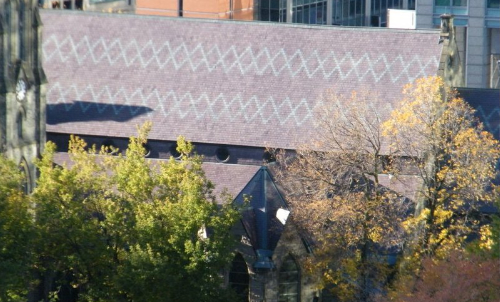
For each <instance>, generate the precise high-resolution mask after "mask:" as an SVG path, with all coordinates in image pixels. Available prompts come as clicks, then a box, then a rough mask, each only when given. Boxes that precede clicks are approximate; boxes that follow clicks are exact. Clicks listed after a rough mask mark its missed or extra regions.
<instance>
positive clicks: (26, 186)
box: [19, 158, 31, 194]
mask: <svg viewBox="0 0 500 302" xmlns="http://www.w3.org/2000/svg"><path fill="white" fill-rule="evenodd" d="M19 170H20V171H21V173H22V174H23V182H22V184H21V187H22V190H23V192H24V193H25V194H29V193H30V192H31V183H30V173H29V170H28V164H27V162H26V160H25V159H24V158H23V159H22V160H21V163H20V164H19Z"/></svg>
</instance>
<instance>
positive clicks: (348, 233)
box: [274, 93, 409, 301]
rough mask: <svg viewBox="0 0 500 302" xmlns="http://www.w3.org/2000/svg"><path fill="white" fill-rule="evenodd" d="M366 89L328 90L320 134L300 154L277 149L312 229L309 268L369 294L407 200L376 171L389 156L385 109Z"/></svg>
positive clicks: (302, 223) (345, 288) (345, 296)
mask: <svg viewBox="0 0 500 302" xmlns="http://www.w3.org/2000/svg"><path fill="white" fill-rule="evenodd" d="M376 101H377V98H376V97H375V96H373V95H371V94H369V93H365V94H356V93H353V94H352V95H351V96H342V95H336V94H334V93H329V94H327V95H325V97H324V98H323V106H321V107H320V109H319V110H318V112H317V113H316V116H315V120H316V121H317V124H318V125H317V126H318V127H317V128H316V130H317V138H316V139H314V140H313V141H311V142H310V143H309V144H307V145H305V146H302V147H300V148H298V150H297V151H296V153H295V154H289V153H287V152H277V155H276V157H277V163H278V164H277V165H276V166H275V167H274V170H275V173H276V175H277V179H278V180H279V182H280V184H281V185H282V186H283V188H284V189H285V192H286V197H287V201H288V202H289V203H290V204H291V207H292V213H293V214H292V217H293V220H294V221H295V222H296V223H297V225H298V226H299V227H300V228H301V229H302V230H303V231H304V232H305V233H306V236H310V237H312V238H313V239H312V241H313V242H314V256H312V257H311V258H309V259H307V260H306V263H307V264H308V268H309V270H310V271H311V272H314V273H316V272H318V271H319V272H321V273H322V275H321V280H322V283H323V286H324V287H327V288H330V289H331V290H332V292H333V294H334V295H335V297H336V298H337V299H339V300H343V301H371V300H372V298H373V297H374V296H375V294H376V293H377V292H379V291H381V290H382V286H383V284H384V282H385V280H386V278H387V273H388V272H389V266H388V264H387V259H386V258H384V257H383V254H384V253H387V252H388V250H389V249H390V248H391V247H393V246H395V244H397V242H399V239H400V236H401V235H402V227H401V222H402V219H403V218H404V215H405V213H406V211H407V209H408V206H409V204H408V203H407V202H406V199H405V198H402V197H401V196H399V195H397V194H396V193H395V192H393V191H391V190H389V189H388V188H386V187H384V186H383V185H382V183H381V180H380V178H379V176H380V174H382V173H385V170H386V168H387V165H389V164H390V161H391V156H390V154H387V153H386V150H384V148H385V147H386V146H387V144H386V143H385V142H384V139H385V138H384V137H383V136H382V132H381V131H382V130H381V124H382V122H383V119H382V116H381V115H380V114H379V112H378V111H377V110H374V108H372V107H370V106H369V104H375V103H376Z"/></svg>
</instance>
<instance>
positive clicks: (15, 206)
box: [0, 154, 34, 301]
mask: <svg viewBox="0 0 500 302" xmlns="http://www.w3.org/2000/svg"><path fill="white" fill-rule="evenodd" d="M24 177H25V176H24V175H23V174H22V172H21V171H19V169H18V167H16V165H15V164H14V163H13V162H12V161H10V160H8V159H6V158H5V157H4V156H3V155H1V154H0V301H25V300H26V294H27V292H28V289H29V287H30V286H31V284H30V281H32V278H31V274H30V272H31V271H30V269H31V264H32V262H31V261H32V259H33V258H32V254H31V252H30V250H31V249H30V246H31V243H32V239H33V237H34V230H33V224H32V221H33V216H32V213H31V210H30V204H29V198H28V196H26V195H25V194H24V193H23V190H22V184H23V178H24Z"/></svg>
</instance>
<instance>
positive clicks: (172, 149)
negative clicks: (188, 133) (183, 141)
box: [168, 143, 182, 159]
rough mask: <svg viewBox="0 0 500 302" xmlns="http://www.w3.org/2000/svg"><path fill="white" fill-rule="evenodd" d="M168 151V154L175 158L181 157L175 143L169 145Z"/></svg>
mask: <svg viewBox="0 0 500 302" xmlns="http://www.w3.org/2000/svg"><path fill="white" fill-rule="evenodd" d="M168 151H169V152H170V155H171V156H172V157H173V158H175V159H181V157H182V154H181V153H180V152H179V151H178V150H177V143H173V144H172V145H170V148H169V149H168Z"/></svg>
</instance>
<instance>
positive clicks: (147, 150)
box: [142, 144, 151, 157]
mask: <svg viewBox="0 0 500 302" xmlns="http://www.w3.org/2000/svg"><path fill="white" fill-rule="evenodd" d="M142 147H143V148H144V157H149V156H150V155H151V146H150V145H149V144H144V145H142Z"/></svg>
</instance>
